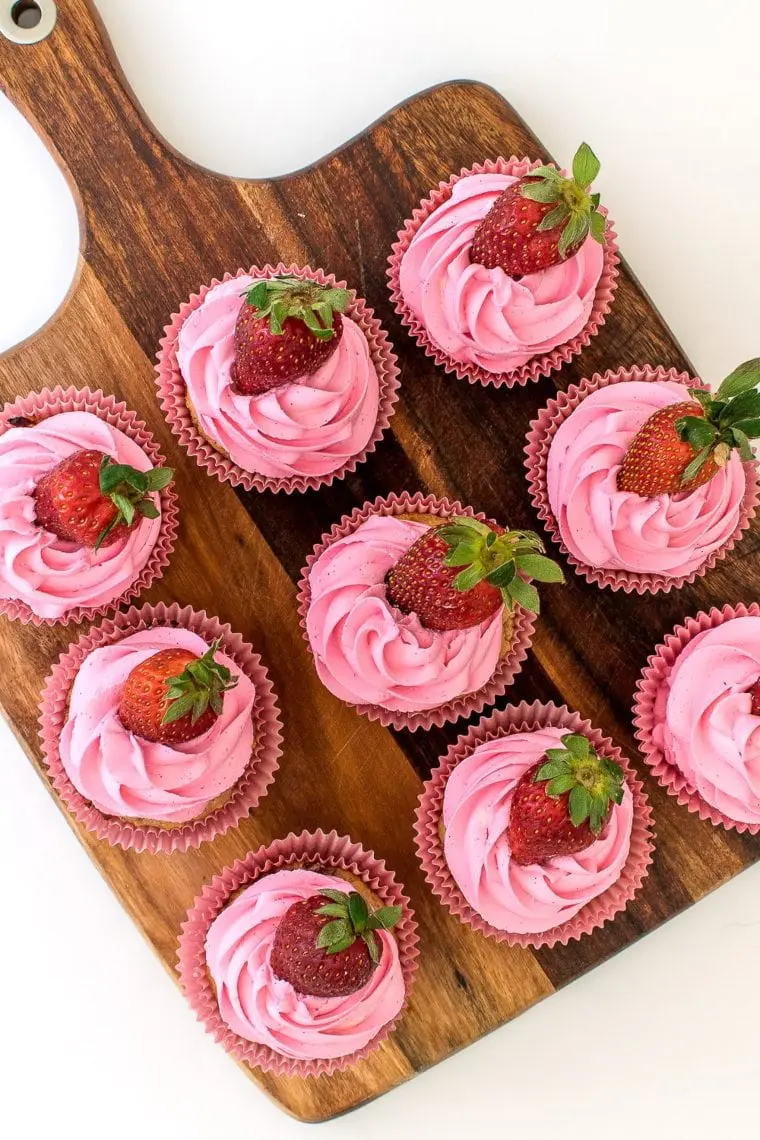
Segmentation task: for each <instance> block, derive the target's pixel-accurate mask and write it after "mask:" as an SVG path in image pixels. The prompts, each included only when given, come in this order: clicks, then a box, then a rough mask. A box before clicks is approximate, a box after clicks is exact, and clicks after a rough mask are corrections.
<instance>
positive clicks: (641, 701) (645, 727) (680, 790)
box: [633, 602, 760, 835]
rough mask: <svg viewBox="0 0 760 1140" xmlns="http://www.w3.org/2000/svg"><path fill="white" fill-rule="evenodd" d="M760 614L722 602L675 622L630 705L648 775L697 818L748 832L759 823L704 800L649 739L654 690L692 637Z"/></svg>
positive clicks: (758, 827) (758, 830) (755, 829)
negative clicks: (739, 816)
mask: <svg viewBox="0 0 760 1140" xmlns="http://www.w3.org/2000/svg"><path fill="white" fill-rule="evenodd" d="M748 616H749V617H760V606H759V605H758V604H757V603H756V602H752V604H751V605H748V606H747V605H744V603H743V602H740V603H738V604H737V605H735V606H729V605H725V606H723V608H722V609H717V608H716V607H713V608H712V609H711V610H709V611H708V612H705V611H704V610H701V611H700V612H699V613H698V614H697V616H696V617H693V618H692V617H689V618H686V620H685V621H684V623H683V624H682V625H677V626H676V627H675V629H674V630H673V632H672V633H669V634H668V635H667V636H666V638H665V640H664V642H663V643H662V644H661V645H658V646H657V647H656V649H655V651H654V653H653V654H652V656H651V657H650V658H649V660H648V662H647V665H646V667H645V668H644V670H643V672H642V675H641V677H640V679H639V680H638V681H637V682H636V697H635V700H634V705H633V723H634V727H635V731H636V739H637V740H638V742H639V744H640V745H641V752H642V754H643V756H644V759H645V760H646V762H647V764H648V765H649V767H650V768H651V769H652V775H653V776H655V777H656V779H657V780H658V782H659V783H660V784H661V785H662V787H663V788H664V789H665V791H666V792H667V793H668V795H671V796H674V797H675V799H676V800H677V801H678V803H679V804H682V805H683V806H684V807H687V808H688V809H689V811H691V812H694V813H695V814H696V815H698V816H699V818H700V819H709V820H710V822H711V823H714V824H715V826H716V827H721V826H722V827H726V828H729V829H734V830H736V831H738V832H739V833H744V832H745V831H746V832H747V833H748V834H749V835H758V834H760V824H757V823H747V822H745V821H742V820H736V819H731V817H730V816H728V815H725V814H724V812H722V811H720V810H719V809H718V808H716V807H713V806H712V804H709V803H708V802H707V800H704V799H703V798H702V796H701V795H700V794H699V792H698V791H697V789H696V788H694V787H692V785H691V784H689V782H688V781H687V779H686V777H685V776H684V774H683V772H681V770H680V768H676V767H675V766H674V765H673V764H670V763H668V761H667V759H666V758H665V756H664V754H663V752H662V750H661V749H660V748H658V747H657V745H656V744H655V743H654V741H653V739H652V730H653V728H654V726H655V704H656V701H657V694H658V692H659V690H660V688H661V686H662V684H663V682H664V680H665V678H666V677H667V675H668V673H669V672H670V670H671V669H672V668H673V666H674V665H675V663H676V660H677V659H678V657H679V656H680V654H681V653H683V651H684V649H685V648H686V646H687V645H688V644H689V642H690V641H691V639H692V638H693V637H696V635H697V634H699V633H704V631H705V630H707V629H715V628H717V626H719V625H723V623H724V622H727V621H731V620H732V618H736V617H748Z"/></svg>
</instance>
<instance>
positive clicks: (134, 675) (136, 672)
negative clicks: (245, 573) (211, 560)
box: [41, 606, 280, 851]
mask: <svg viewBox="0 0 760 1140" xmlns="http://www.w3.org/2000/svg"><path fill="white" fill-rule="evenodd" d="M41 723H42V730H43V731H42V737H43V742H44V745H45V753H46V763H47V765H48V767H49V769H50V773H51V777H52V779H53V784H54V786H55V788H56V789H57V790H58V791H59V792H60V794H61V795H62V797H63V799H64V800H65V802H66V803H67V805H68V807H69V808H70V809H71V810H72V811H73V812H74V814H75V815H76V817H77V819H79V820H80V821H82V822H84V823H85V824H86V825H87V826H88V827H89V829H90V830H91V831H95V832H96V834H98V836H99V837H100V838H107V839H108V840H109V841H110V842H111V843H119V844H121V846H123V847H135V848H136V849H138V850H143V849H148V850H151V851H170V850H174V849H180V850H186V849H187V848H188V847H191V846H197V845H198V844H199V843H201V842H202V841H203V840H204V839H211V838H213V837H214V835H217V834H220V833H221V832H223V831H225V830H226V829H227V828H228V827H230V826H232V825H233V824H234V823H237V822H238V821H239V820H240V819H241V818H243V817H244V816H245V815H247V814H248V812H249V811H250V810H251V809H252V808H253V807H255V805H256V803H258V800H259V799H260V798H261V796H262V795H263V793H264V791H265V789H266V787H267V785H268V784H269V783H271V781H272V779H273V778H274V772H275V770H276V768H277V757H278V756H279V747H278V746H279V740H280V732H279V728H280V725H279V718H278V715H277V706H276V703H275V701H274V697H273V694H272V688H271V684H270V683H269V680H268V678H267V674H266V671H265V670H264V669H263V668H262V666H261V663H260V659H259V658H258V657H257V656H256V655H255V654H254V653H253V651H252V649H251V647H250V646H249V645H246V643H245V642H243V641H242V639H241V638H240V637H238V636H237V635H235V634H232V633H231V632H230V629H229V626H222V625H220V624H219V623H218V622H217V621H216V620H215V619H213V618H207V617H206V615H205V614H203V613H200V614H196V613H194V612H193V611H192V610H191V609H190V608H189V607H187V608H186V609H184V610H180V609H179V607H178V606H172V607H169V608H168V609H167V608H166V607H164V606H158V607H156V608H155V609H154V608H153V607H151V606H145V607H144V608H143V609H142V610H141V611H137V610H130V611H129V612H128V613H127V614H124V615H121V614H120V615H118V617H117V619H116V621H115V622H113V623H105V624H104V625H103V626H101V627H100V628H99V629H97V630H95V631H94V632H92V633H90V634H89V635H88V636H86V637H84V638H82V639H81V640H80V641H79V642H78V643H77V644H76V645H75V646H73V647H72V648H71V649H70V650H69V651H68V653H66V654H64V655H63V656H62V657H61V659H60V661H59V663H58V665H57V666H56V667H55V668H54V670H53V672H52V674H51V675H50V677H49V678H48V681H47V684H46V688H45V692H44V694H43V701H42V718H41Z"/></svg>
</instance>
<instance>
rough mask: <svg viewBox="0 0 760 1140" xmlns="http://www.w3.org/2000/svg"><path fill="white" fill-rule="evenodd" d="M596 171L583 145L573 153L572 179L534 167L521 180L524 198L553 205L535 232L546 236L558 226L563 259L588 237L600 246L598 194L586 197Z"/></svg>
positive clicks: (601, 216) (590, 152)
mask: <svg viewBox="0 0 760 1140" xmlns="http://www.w3.org/2000/svg"><path fill="white" fill-rule="evenodd" d="M600 169H601V164H600V162H599V159H598V158H597V157H596V155H595V154H594V152H593V150H592V149H591V147H590V146H588V144H587V143H585V142H584V143H581V145H580V146H579V147H578V150H577V151H576V152H575V156H574V158H573V166H572V178H566V177H565V176H564V175H562V174H560V172H559V171H558V170H557V169H556V168H555V167H553V166H536V167H535V168H534V169H533V170H531V171H530V172H529V173H528V174H527V175H526V177H525V181H524V184H523V186H522V187H521V190H520V193H521V194H522V196H523V197H524V198H530V199H531V200H532V201H533V202H539V203H540V204H542V205H552V204H554V203H556V205H554V208H553V209H551V210H549V211H548V212H547V213H546V214H545V215H544V217H543V218H542V219H541V221H540V222H539V223H538V227H537V228H538V230H540V231H542V232H546V231H548V230H553V229H556V228H557V227H558V226H562V232H561V234H560V238H559V242H558V244H557V248H558V250H559V253H560V255H561V256H562V257H563V258H565V257H567V256H569V254H570V253H571V252H573V251H575V250H577V249H578V247H579V246H580V244H581V243H582V242H583V241H585V239H586V237H587V236H588V235H589V234H591V236H592V238H593V239H594V241H597V242H599V243H600V244H601V245H604V242H605V238H606V229H607V220H606V218H605V216H604V214H603V213H601V212H600V210H599V202H600V197H599V194H596V193H594V194H591V193H590V188H591V183H592V182H593V181H594V179H595V178H596V177H597V175H598V174H599V171H600Z"/></svg>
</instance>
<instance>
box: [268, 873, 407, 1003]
mask: <svg viewBox="0 0 760 1140" xmlns="http://www.w3.org/2000/svg"><path fill="white" fill-rule="evenodd" d="M401 914H402V911H401V907H400V906H384V907H380V908H379V910H376V911H370V910H369V908H368V906H367V904H366V902H365V901H364V899H363V898H362V896H361V895H360V894H359V893H358V892H357V891H350V892H347V891H333V890H330V889H329V888H328V889H327V890H323V891H321V892H320V894H318V895H314V896H313V897H312V898H309V899H302V900H301V901H300V902H297V903H293V905H292V906H291V907H290V908H289V909H288V910H287V911H286V912H285V914H284V915H283V917H282V919H281V920H280V924H279V926H278V927H277V930H276V931H275V936H274V942H273V943H272V950H271V953H270V958H269V961H270V964H271V966H272V970H273V971H274V973H275V974H276V976H277V977H278V978H282V979H283V980H284V981H286V982H290V984H291V986H292V987H293V989H294V990H296V992H297V993H299V994H310V995H311V996H312V997H325V998H329V997H345V996H346V994H353V993H356V991H357V990H360V989H362V987H363V986H366V984H367V982H368V981H369V979H370V978H371V976H372V973H373V971H374V969H375V967H376V966H377V964H378V962H379V961H380V955H381V951H382V946H381V945H380V944H379V943H378V940H377V938H376V937H375V934H374V931H376V930H391V929H392V928H393V927H394V926H395V925H396V923H397V922H398V921H399V920H400V918H401Z"/></svg>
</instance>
